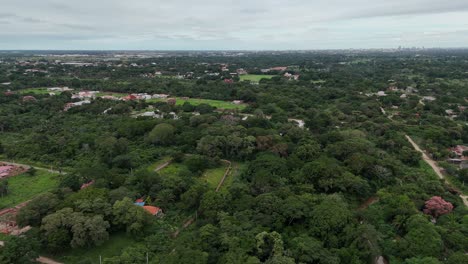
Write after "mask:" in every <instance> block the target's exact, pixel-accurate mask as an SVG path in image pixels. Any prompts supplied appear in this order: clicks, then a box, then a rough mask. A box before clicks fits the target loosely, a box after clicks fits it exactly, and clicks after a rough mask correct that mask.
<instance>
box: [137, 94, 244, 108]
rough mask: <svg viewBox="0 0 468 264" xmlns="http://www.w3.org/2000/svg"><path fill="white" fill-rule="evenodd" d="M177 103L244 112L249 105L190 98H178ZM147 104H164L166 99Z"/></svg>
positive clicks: (150, 100) (153, 100) (151, 100)
mask: <svg viewBox="0 0 468 264" xmlns="http://www.w3.org/2000/svg"><path fill="white" fill-rule="evenodd" d="M176 99H177V102H176V105H183V104H184V103H185V102H188V103H190V104H192V105H200V104H209V105H211V106H214V107H216V108H218V109H239V110H242V109H244V108H245V107H247V104H238V105H236V104H234V103H232V102H228V101H221V100H211V99H199V98H189V99H186V100H184V99H182V98H181V97H176ZM146 101H147V102H150V103H151V102H164V101H166V99H149V100H146Z"/></svg>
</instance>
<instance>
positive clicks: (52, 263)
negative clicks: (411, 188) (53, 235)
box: [36, 256, 63, 264]
mask: <svg viewBox="0 0 468 264" xmlns="http://www.w3.org/2000/svg"><path fill="white" fill-rule="evenodd" d="M36 261H37V262H39V263H44V264H63V263H62V262H57V261H55V260H53V259H50V258H46V257H43V256H39V257H38V258H37V259H36Z"/></svg>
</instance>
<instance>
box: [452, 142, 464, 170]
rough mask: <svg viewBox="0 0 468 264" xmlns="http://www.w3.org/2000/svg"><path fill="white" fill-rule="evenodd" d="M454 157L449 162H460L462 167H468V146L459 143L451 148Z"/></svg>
mask: <svg viewBox="0 0 468 264" xmlns="http://www.w3.org/2000/svg"><path fill="white" fill-rule="evenodd" d="M450 152H451V154H452V157H451V158H449V159H448V161H449V162H451V163H454V164H458V165H459V166H460V168H461V169H468V146H464V145H457V146H455V147H453V148H451V149H450Z"/></svg>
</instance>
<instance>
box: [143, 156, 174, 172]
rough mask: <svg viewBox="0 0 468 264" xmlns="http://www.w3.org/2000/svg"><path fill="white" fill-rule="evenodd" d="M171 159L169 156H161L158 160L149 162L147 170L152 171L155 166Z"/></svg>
mask: <svg viewBox="0 0 468 264" xmlns="http://www.w3.org/2000/svg"><path fill="white" fill-rule="evenodd" d="M170 160H171V157H163V158H161V159H160V160H158V161H156V162H155V163H153V164H151V165H150V166H148V171H154V170H156V168H158V167H159V166H161V165H163V164H164V163H166V162H168V161H170Z"/></svg>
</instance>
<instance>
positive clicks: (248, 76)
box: [240, 74, 276, 82]
mask: <svg viewBox="0 0 468 264" xmlns="http://www.w3.org/2000/svg"><path fill="white" fill-rule="evenodd" d="M275 76H276V75H260V74H246V75H241V76H240V80H241V81H251V82H259V81H260V80H261V79H271V78H273V77H275Z"/></svg>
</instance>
